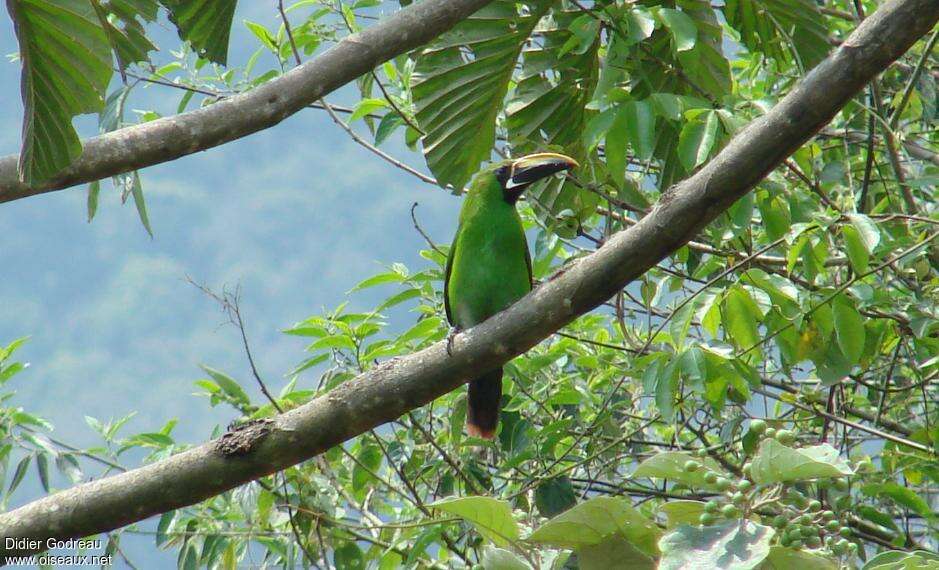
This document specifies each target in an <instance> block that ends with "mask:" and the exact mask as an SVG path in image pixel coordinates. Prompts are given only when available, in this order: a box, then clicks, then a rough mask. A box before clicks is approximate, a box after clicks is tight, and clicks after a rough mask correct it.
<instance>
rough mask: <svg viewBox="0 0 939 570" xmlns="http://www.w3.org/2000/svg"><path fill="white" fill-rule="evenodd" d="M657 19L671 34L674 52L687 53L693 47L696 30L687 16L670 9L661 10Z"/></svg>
mask: <svg viewBox="0 0 939 570" xmlns="http://www.w3.org/2000/svg"><path fill="white" fill-rule="evenodd" d="M658 16H659V19H660V20H661V21H662V23H663V24H665V27H666V28H668V31H669V33H671V34H672V41H673V42H674V46H675V51H687V50H689V49H691V48H693V47H694V44H695V42H696V41H697V39H698V28H697V26H695V25H694V20H692V19H691V18H690V17H689V16H688V15H687V14H685V13H684V12H682V11H680V10H674V9H672V8H662V9H660V10H659V13H658Z"/></svg>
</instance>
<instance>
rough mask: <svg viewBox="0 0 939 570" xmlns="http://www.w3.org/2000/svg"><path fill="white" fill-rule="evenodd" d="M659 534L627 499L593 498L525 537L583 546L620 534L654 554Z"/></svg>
mask: <svg viewBox="0 0 939 570" xmlns="http://www.w3.org/2000/svg"><path fill="white" fill-rule="evenodd" d="M659 534H660V532H659V529H658V527H657V526H656V525H655V523H653V522H652V521H651V520H649V519H648V518H646V517H645V516H643V515H642V514H641V513H640V512H639V511H637V510H636V509H634V508H633V507H632V505H630V504H629V501H628V500H626V499H621V498H614V497H596V498H594V499H590V500H589V501H585V502H583V503H581V504H579V505H577V506H576V507H573V508H572V509H570V510H568V511H566V512H564V513H562V514H560V515H558V516H556V517H554V518H553V519H551V520H549V521H548V522H546V523H545V524H543V525H541V527H539V528H538V529H537V530H535V531H534V532H533V533H531V535H530V536H529V537H528V538H527V539H526V540H527V541H528V542H535V543H539V544H549V545H552V546H557V547H559V548H584V547H589V546H596V545H599V544H601V543H603V542H604V541H606V540H607V539H609V538H610V537H612V536H614V535H619V536H621V537H622V538H623V539H625V540H628V541H629V543H630V544H632V545H633V546H634V547H635V548H636V549H638V550H639V551H640V552H643V553H644V554H646V555H649V556H655V555H656V554H657V553H658V549H657V547H656V542H657V541H658V537H659Z"/></svg>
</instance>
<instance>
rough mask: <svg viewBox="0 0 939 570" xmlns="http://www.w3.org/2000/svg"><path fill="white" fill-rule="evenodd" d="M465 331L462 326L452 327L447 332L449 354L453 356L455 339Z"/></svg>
mask: <svg viewBox="0 0 939 570" xmlns="http://www.w3.org/2000/svg"><path fill="white" fill-rule="evenodd" d="M462 331H463V329H461V328H460V327H450V331H449V332H447V356H453V339H455V338H456V335H458V334H460V333H461V332H462Z"/></svg>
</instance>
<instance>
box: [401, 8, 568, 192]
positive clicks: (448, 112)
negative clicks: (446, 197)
mask: <svg viewBox="0 0 939 570" xmlns="http://www.w3.org/2000/svg"><path fill="white" fill-rule="evenodd" d="M533 4H534V5H533V8H534V10H533V13H531V14H528V15H520V14H519V13H518V10H517V9H516V3H515V2H509V1H507V0H496V1H495V2H492V3H490V4H489V5H487V6H486V7H485V8H483V9H481V10H480V11H478V12H476V13H475V14H473V15H472V16H470V17H469V18H467V19H465V20H463V21H462V22H460V23H459V24H457V26H456V27H454V28H453V29H452V30H451V31H450V32H448V33H446V34H444V35H443V36H441V37H440V38H438V39H437V40H436V41H434V42H433V43H432V44H431V45H429V46H428V47H427V48H425V49H424V50H423V51H422V52H421V53H420V55H419V56H418V57H417V64H416V66H415V69H414V73H413V75H412V76H411V93H412V97H413V101H414V107H415V119H416V120H417V123H418V124H419V125H420V126H421V129H422V130H423V131H424V132H425V135H424V137H423V139H422V142H423V147H424V157H425V159H426V160H427V166H428V168H430V171H431V172H433V174H434V176H435V177H436V178H437V181H438V182H439V183H440V184H441V185H442V186H446V185H451V186H453V187H454V188H455V189H457V190H460V189H462V188H463V186H464V185H465V184H466V183H467V181H469V178H470V176H471V175H472V174H473V173H475V172H476V171H477V169H478V168H479V165H480V163H482V162H484V161H487V160H489V159H490V155H491V149H492V145H493V143H494V142H495V122H496V116H497V115H498V113H499V111H500V109H501V108H502V101H503V100H504V98H505V95H506V91H507V89H508V85H509V80H510V79H511V77H512V71H513V70H514V68H515V62H516V60H517V59H518V56H519V53H520V52H521V49H522V45H523V44H524V42H525V41H526V40H527V39H528V36H529V35H530V34H531V32H532V30H533V29H534V27H535V24H536V23H537V22H538V20H539V19H540V18H541V15H542V14H544V12H545V11H546V10H547V7H548V6H549V4H548V3H547V2H543V3H542V2H537V3H533ZM462 50H467V52H468V54H464V52H463V51H462ZM469 54H471V55H469Z"/></svg>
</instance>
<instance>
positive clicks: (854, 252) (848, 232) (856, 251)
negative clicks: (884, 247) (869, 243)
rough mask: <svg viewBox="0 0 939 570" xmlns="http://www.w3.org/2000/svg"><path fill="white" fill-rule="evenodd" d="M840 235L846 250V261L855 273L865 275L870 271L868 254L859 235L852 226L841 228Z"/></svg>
mask: <svg viewBox="0 0 939 570" xmlns="http://www.w3.org/2000/svg"><path fill="white" fill-rule="evenodd" d="M841 235H842V236H843V237H844V244H845V247H846V248H847V250H848V260H849V261H850V262H851V267H853V268H854V271H855V272H856V273H866V272H867V270H868V269H870V259H871V256H870V253H869V252H868V250H867V247H866V246H865V245H864V240H863V239H862V238H861V233H860V232H859V231H858V230H857V228H855V227H854V226H843V227H842V228H841Z"/></svg>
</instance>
